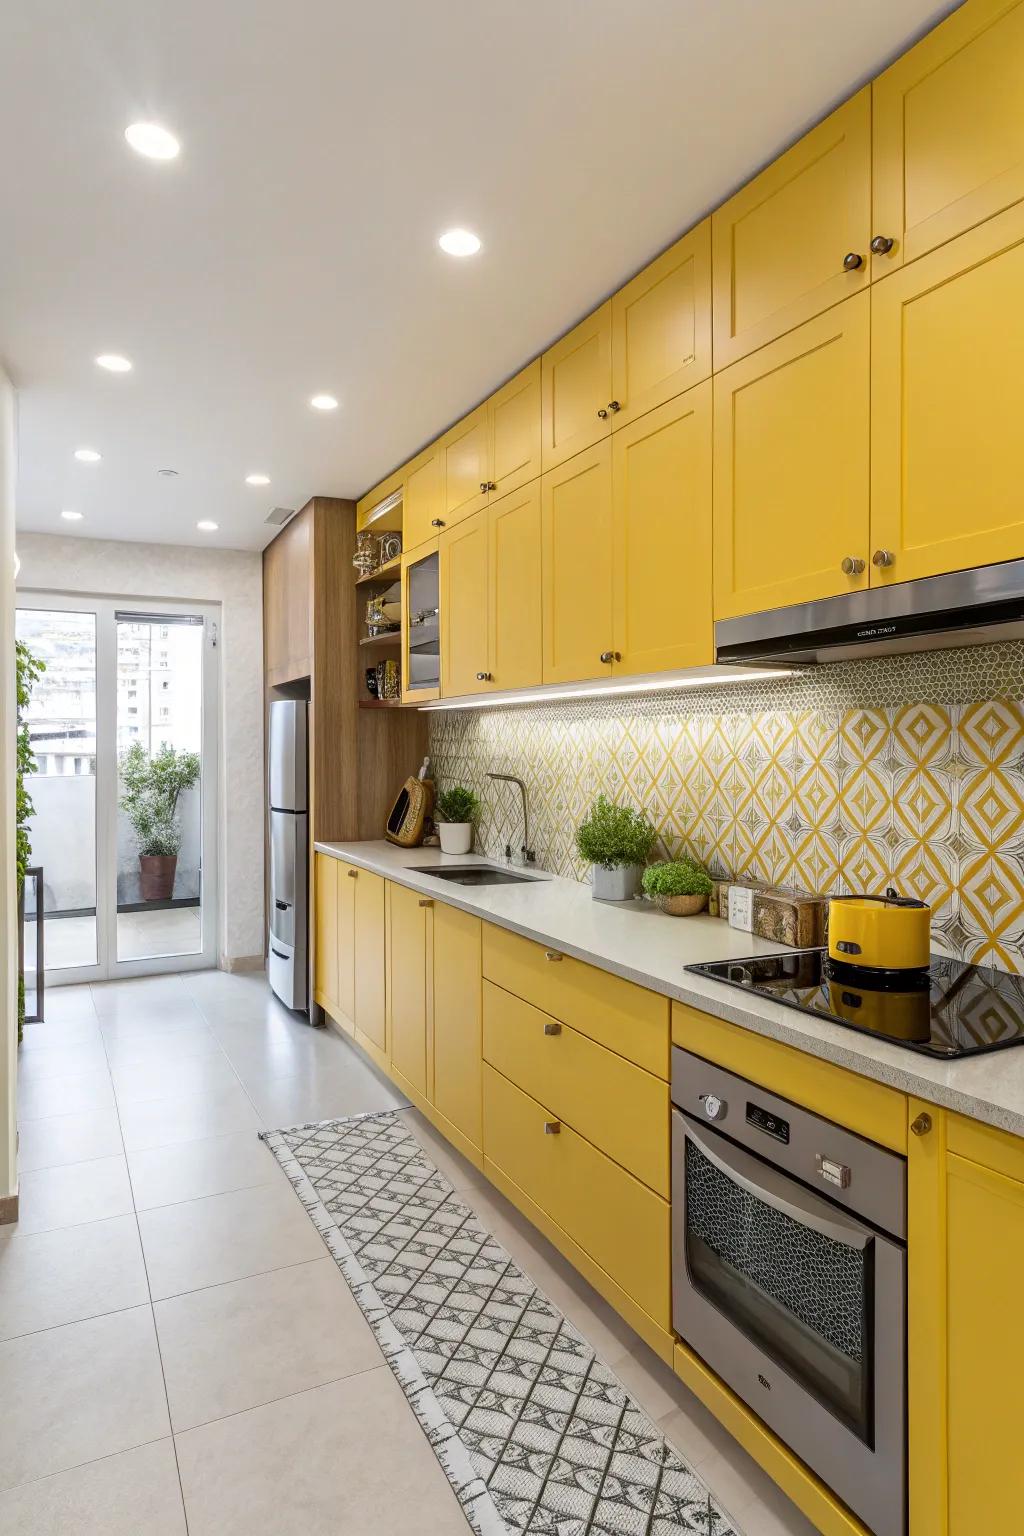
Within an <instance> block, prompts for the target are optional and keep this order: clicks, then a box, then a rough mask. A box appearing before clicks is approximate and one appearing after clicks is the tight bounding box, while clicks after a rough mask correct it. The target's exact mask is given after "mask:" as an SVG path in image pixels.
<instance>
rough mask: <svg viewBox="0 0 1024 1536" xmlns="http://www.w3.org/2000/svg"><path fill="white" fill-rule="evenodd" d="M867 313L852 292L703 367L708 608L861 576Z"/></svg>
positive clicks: (774, 601)
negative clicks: (709, 452) (710, 409)
mask: <svg viewBox="0 0 1024 1536" xmlns="http://www.w3.org/2000/svg"><path fill="white" fill-rule="evenodd" d="M869 322H870V295H869V294H867V293H861V294H858V295H857V296H856V297H855V298H852V299H847V300H846V302H845V303H843V304H839V305H836V306H835V307H834V308H833V309H830V310H829V311H828V313H827V314H824V315H819V316H818V317H817V318H816V319H814V320H809V321H808V322H807V324H806V325H802V326H800V328H799V329H798V330H796V331H793V332H791V333H790V334H789V335H788V336H783V337H780V338H779V340H778V341H774V342H772V343H771V344H770V345H769V346H767V347H762V348H761V350H760V351H759V352H755V353H753V354H752V356H750V357H745V358H743V359H741V361H740V362H738V363H734V364H733V366H732V367H731V368H727V369H726V370H725V371H724V372H723V373H719V374H716V375H715V380H714V386H715V426H714V445H715V446H714V477H715V488H714V498H715V504H714V544H715V552H714V565H715V618H716V619H722V618H728V617H730V616H732V615H735V614H743V613H756V612H758V611H760V610H761V609H765V608H781V607H783V606H785V605H786V604H787V603H802V602H809V601H811V600H812V599H814V598H819V597H832V596H834V595H835V594H836V593H839V592H851V591H854V590H856V589H858V588H860V587H864V586H866V585H867V582H868V575H867V572H868V566H869V554H870V551H869V548H868V533H869V527H868V522H869V518H868V495H869V490H868V486H869V479H870V473H869V470H870V465H869V454H870V441H869V439H870V420H869V418H870V409H869V403H870V379H869V375H870V356H869V354H870V340H869V330H870V324H869ZM847 559H849V560H852V561H854V562H855V564H854V565H853V567H852V568H851V570H850V571H849V573H847V572H845V571H844V569H843V561H844V560H847ZM858 564H859V565H860V567H861V568H858Z"/></svg>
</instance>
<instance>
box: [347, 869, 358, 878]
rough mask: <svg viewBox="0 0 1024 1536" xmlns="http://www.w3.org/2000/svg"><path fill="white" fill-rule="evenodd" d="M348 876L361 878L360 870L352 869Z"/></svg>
mask: <svg viewBox="0 0 1024 1536" xmlns="http://www.w3.org/2000/svg"><path fill="white" fill-rule="evenodd" d="M348 877H349V879H350V880H358V879H359V871H358V869H350V870H349V872H348Z"/></svg>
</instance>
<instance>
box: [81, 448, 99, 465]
mask: <svg viewBox="0 0 1024 1536" xmlns="http://www.w3.org/2000/svg"><path fill="white" fill-rule="evenodd" d="M102 457H103V455H102V454H101V453H97V452H96V449H95V448H76V449H75V458H76V459H77V460H78V462H79V464H98V463H99V461H100V459H101V458H102Z"/></svg>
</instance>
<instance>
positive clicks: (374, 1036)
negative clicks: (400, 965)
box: [346, 869, 387, 1051]
mask: <svg viewBox="0 0 1024 1536" xmlns="http://www.w3.org/2000/svg"><path fill="white" fill-rule="evenodd" d="M346 878H347V877H346ZM352 884H353V885H354V887H355V895H354V897H353V923H352V931H353V941H352V956H353V994H354V1003H353V1017H354V1019H355V1026H356V1030H357V1031H358V1033H359V1034H360V1035H361V1036H363V1037H364V1038H365V1039H366V1040H368V1041H369V1042H370V1045H371V1046H373V1047H375V1048H376V1049H377V1050H378V1051H383V1050H385V1049H386V1044H387V1028H386V1018H385V1008H384V999H385V979H384V978H385V963H384V960H385V957H384V881H383V880H382V879H381V877H380V875H372V874H371V873H370V871H369V870H368V869H357V870H356V871H355V877H354V879H353V880H352Z"/></svg>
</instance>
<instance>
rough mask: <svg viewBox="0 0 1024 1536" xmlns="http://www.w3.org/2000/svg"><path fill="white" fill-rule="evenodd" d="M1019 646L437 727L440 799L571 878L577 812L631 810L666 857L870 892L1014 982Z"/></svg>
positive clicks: (534, 708)
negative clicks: (459, 788)
mask: <svg viewBox="0 0 1024 1536" xmlns="http://www.w3.org/2000/svg"><path fill="white" fill-rule="evenodd" d="M1022 705H1024V642H1009V643H1006V644H1003V645H993V646H974V647H970V648H966V649H963V650H957V651H934V652H930V653H927V654H924V655H917V656H907V657H887V658H884V659H879V660H873V661H856V662H845V663H841V664H839V665H835V666H828V667H820V668H817V669H814V670H811V671H808V672H805V673H802V674H801V675H800V676H798V677H792V678H779V679H772V680H768V681H766V682H758V683H747V684H729V685H725V686H714V687H706V688H699V689H692V690H687V691H676V692H668V691H666V692H665V693H658V694H647V695H645V696H642V697H640V698H635V699H630V698H625V699H624V698H622V697H621V696H620V697H618V698H611V699H575V700H566V701H564V702H562V703H549V704H543V705H517V706H514V707H508V706H504V707H496V708H494V709H471V710H465V711H451V712H438V713H436V714H433V715H431V717H430V719H431V724H430V748H431V755H432V757H433V760H434V769H435V773H436V775H437V778H438V780H439V782H440V783H441V784H444V785H447V784H452V783H462V784H468V785H470V786H471V787H473V788H474V789H475V790H476V791H477V793H478V794H479V795H480V798H481V800H482V802H483V813H482V816H481V820H480V824H479V827H478V829H477V847H478V848H479V849H481V850H482V851H483V852H485V853H487V854H488V855H490V856H491V857H501V856H502V855H503V854H504V851H505V845H506V843H510V844H511V845H512V847H513V848H514V849H518V848H519V846H520V844H521V842H522V826H521V818H520V812H519V797H518V792H517V791H516V790H515V788H514V786H512V785H507V784H494V783H492V782H491V781H490V780H489V779H488V778H487V773H488V771H496V772H500V773H514V774H518V776H519V777H520V778H522V779H523V780H524V781H525V783H526V789H527V803H528V809H529V815H530V841H531V844H532V846H533V847H534V848H535V849H536V852H537V861H538V864H539V865H540V866H541V868H543V869H548V870H551V871H553V872H554V873H556V874H559V875H565V876H567V877H568V878H570V879H575V880H585V879H587V869H586V866H585V865H583V864H582V863H581V862H580V860H579V858H578V856H577V854H576V850H575V847H574V842H573V839H574V833H575V829H576V826H577V824H578V823H579V822H580V821H581V820H582V819H583V817H584V815H585V814H586V811H587V808H588V807H589V805H590V804H591V802H592V801H593V799H594V797H595V796H596V795H597V794H598V793H599V792H600V791H602V790H603V791H604V792H605V793H606V794H607V795H608V796H609V797H610V798H611V799H613V800H618V801H623V802H629V803H632V804H634V805H637V806H640V807H642V808H643V809H644V810H645V811H646V813H647V815H648V816H649V817H650V818H651V820H652V821H653V822H654V824H655V825H656V826H657V828H658V832H659V835H660V838H661V843H662V849H663V852H664V854H665V855H667V856H674V855H676V854H678V853H679V852H680V851H681V850H682V849H686V850H688V851H689V852H690V853H693V854H696V855H697V856H698V857H700V858H701V859H702V860H703V861H704V863H705V864H706V865H707V867H708V869H709V870H710V871H711V872H712V873H713V874H716V875H719V876H751V877H753V878H757V879H763V880H767V881H770V882H772V883H773V884H777V885H799V886H802V887H804V888H805V889H807V890H810V891H815V892H821V893H835V892H838V891H869V892H871V891H880V890H882V889H883V888H884V887H885V886H886V885H887V884H892V885H895V886H897V888H898V889H899V890H900V891H901V892H903V893H904V894H907V895H914V896H919V897H921V898H922V899H923V900H925V901H928V902H930V903H931V905H932V908H933V928H934V931H935V933H936V937H937V938H938V939H939V940H940V941H941V942H942V944H943V945H944V946H946V947H947V948H948V949H950V950H951V951H952V952H953V953H954V954H957V955H959V956H961V957H963V958H966V959H969V960H974V961H977V962H980V963H983V964H988V965H996V966H1000V967H1002V968H1004V969H1007V970H1012V971H1022V970H1024V707H1022Z"/></svg>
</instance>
